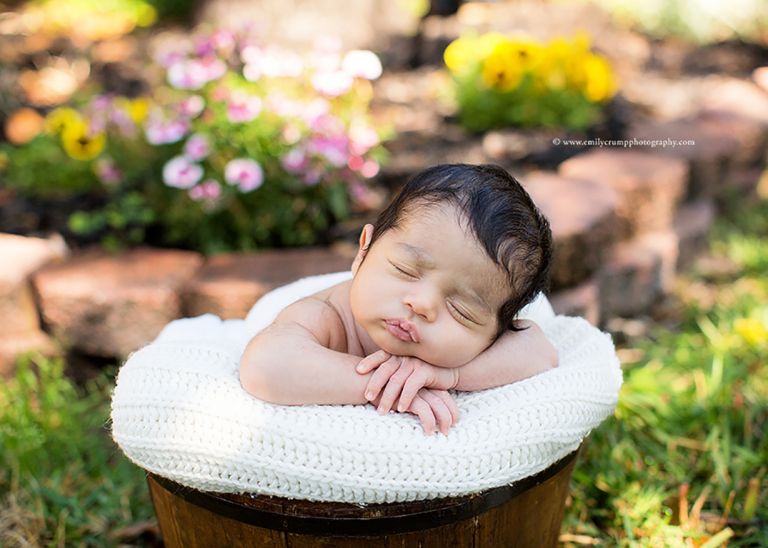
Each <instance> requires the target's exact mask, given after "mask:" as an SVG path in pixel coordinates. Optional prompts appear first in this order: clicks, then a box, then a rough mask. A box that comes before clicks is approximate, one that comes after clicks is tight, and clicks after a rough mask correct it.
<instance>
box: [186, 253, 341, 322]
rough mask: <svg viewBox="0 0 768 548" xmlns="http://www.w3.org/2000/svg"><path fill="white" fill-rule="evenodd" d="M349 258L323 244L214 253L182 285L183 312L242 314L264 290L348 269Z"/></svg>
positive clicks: (228, 316) (232, 315)
mask: <svg viewBox="0 0 768 548" xmlns="http://www.w3.org/2000/svg"><path fill="white" fill-rule="evenodd" d="M352 259H353V257H351V256H349V255H345V254H341V253H338V252H335V251H332V250H330V249H324V248H310V249H295V250H281V251H267V252H264V253H251V254H222V255H217V256H214V257H212V258H210V259H209V260H208V261H207V262H206V264H205V265H204V266H203V267H202V268H201V269H200V270H199V271H198V272H197V274H195V276H194V277H193V278H192V279H191V280H190V282H189V283H188V284H187V286H186V287H185V289H184V294H183V300H184V312H185V315H187V316H198V315H200V314H205V313H206V312H210V313H213V314H216V315H217V316H219V317H221V318H227V319H231V318H244V317H245V316H246V314H247V313H248V311H249V310H250V309H251V306H253V303H255V302H256V300H257V299H259V297H261V296H262V295H264V294H265V293H266V292H267V291H270V290H271V289H274V288H275V287H279V286H281V285H285V284H287V283H289V282H292V281H294V280H297V279H299V278H303V277H305V276H312V275H316V274H326V273H329V272H340V271H342V270H348V269H349V268H350V266H351V264H352Z"/></svg>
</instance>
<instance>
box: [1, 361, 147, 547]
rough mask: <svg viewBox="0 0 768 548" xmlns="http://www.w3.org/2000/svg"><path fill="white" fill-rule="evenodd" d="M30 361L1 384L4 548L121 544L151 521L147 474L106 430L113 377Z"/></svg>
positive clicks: (54, 362) (49, 363)
mask: <svg viewBox="0 0 768 548" xmlns="http://www.w3.org/2000/svg"><path fill="white" fill-rule="evenodd" d="M113 376H114V368H112V371H108V372H105V373H104V374H103V375H102V376H100V377H98V378H97V379H95V380H93V381H90V382H89V383H87V384H86V386H84V387H82V388H81V387H79V386H77V385H76V384H75V383H74V382H73V381H71V380H70V379H69V378H67V377H66V376H65V375H64V363H63V361H62V360H60V359H59V360H50V359H42V358H31V357H30V358H27V359H25V360H22V361H21V362H20V363H19V368H18V371H17V374H16V377H15V379H13V380H12V381H10V382H8V383H7V384H0V546H8V547H12V546H72V545H78V546H115V545H117V544H119V543H120V541H122V540H124V539H123V538H121V537H122V536H124V535H123V534H122V533H121V531H125V530H126V529H125V528H126V527H129V526H131V525H135V524H137V523H142V522H145V521H146V520H149V519H151V518H152V516H153V514H152V508H151V506H150V502H149V495H148V493H147V490H146V483H145V480H144V473H143V472H142V471H141V470H140V469H139V468H137V467H136V466H134V465H133V464H131V463H130V462H129V461H128V460H127V459H126V458H125V457H124V456H123V455H122V453H120V451H119V450H118V449H117V448H116V447H115V445H114V443H113V442H112V441H111V439H110V438H109V435H108V432H107V420H108V417H109V391H110V389H111V384H110V381H109V380H108V379H109V378H112V377H113Z"/></svg>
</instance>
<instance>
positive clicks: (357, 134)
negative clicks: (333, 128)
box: [349, 123, 379, 156]
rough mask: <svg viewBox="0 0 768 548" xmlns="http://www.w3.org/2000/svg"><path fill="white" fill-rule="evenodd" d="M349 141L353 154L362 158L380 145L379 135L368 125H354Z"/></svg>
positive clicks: (350, 131) (350, 129)
mask: <svg viewBox="0 0 768 548" xmlns="http://www.w3.org/2000/svg"><path fill="white" fill-rule="evenodd" d="M349 140H350V149H351V150H352V152H353V153H354V154H358V155H361V156H362V155H363V154H365V153H366V152H368V151H369V150H370V149H372V148H373V147H375V146H376V145H378V144H379V135H378V134H377V133H376V131H375V130H373V129H372V128H371V127H369V126H367V125H364V124H357V123H353V124H352V127H350V128H349Z"/></svg>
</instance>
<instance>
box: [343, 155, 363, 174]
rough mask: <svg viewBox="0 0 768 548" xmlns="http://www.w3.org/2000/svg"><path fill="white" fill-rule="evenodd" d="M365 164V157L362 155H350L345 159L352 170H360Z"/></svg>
mask: <svg viewBox="0 0 768 548" xmlns="http://www.w3.org/2000/svg"><path fill="white" fill-rule="evenodd" d="M363 165H365V159H364V158H363V157H362V156H350V157H349V161H347V167H348V168H349V169H351V170H352V171H360V170H361V169H363Z"/></svg>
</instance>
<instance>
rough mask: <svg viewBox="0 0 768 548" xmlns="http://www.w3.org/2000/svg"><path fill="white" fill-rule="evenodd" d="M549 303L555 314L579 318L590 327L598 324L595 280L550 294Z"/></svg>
mask: <svg viewBox="0 0 768 548" xmlns="http://www.w3.org/2000/svg"><path fill="white" fill-rule="evenodd" d="M549 302H550V303H551V304H552V308H553V309H554V311H555V313H556V314H560V315H563V316H581V317H582V318H586V320H587V321H588V322H589V323H591V324H592V325H599V324H600V292H599V290H598V285H597V281H596V279H595V278H590V279H589V280H587V281H586V282H583V283H581V284H579V285H577V286H576V287H571V288H568V289H561V290H560V291H556V292H554V293H552V295H550V297H549Z"/></svg>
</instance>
